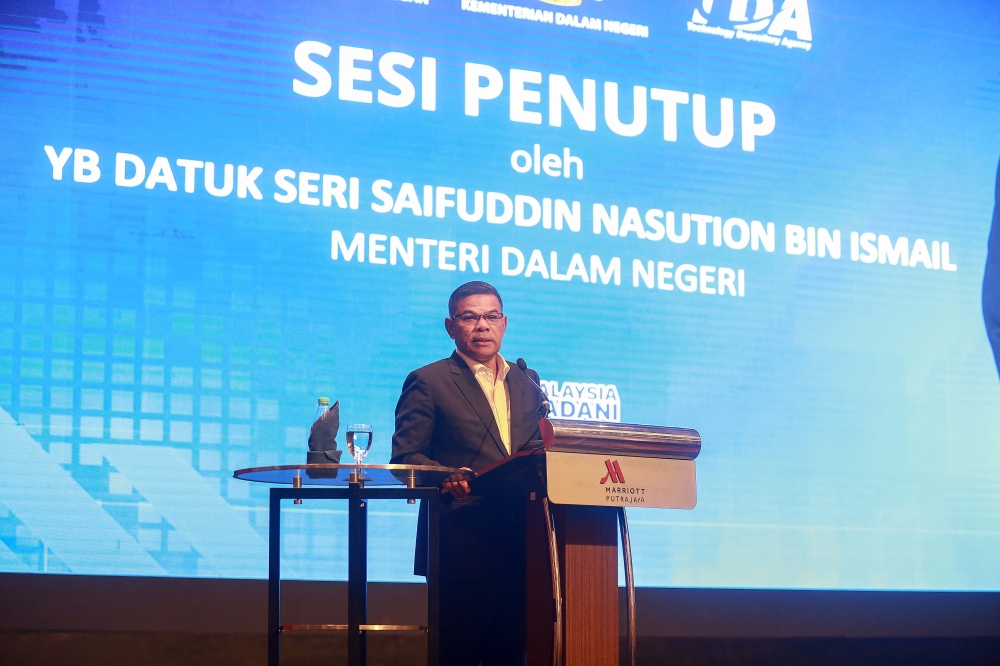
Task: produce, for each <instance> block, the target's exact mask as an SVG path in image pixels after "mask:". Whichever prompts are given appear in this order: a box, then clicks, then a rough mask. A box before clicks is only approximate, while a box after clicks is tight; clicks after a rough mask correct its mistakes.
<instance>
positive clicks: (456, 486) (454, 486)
mask: <svg viewBox="0 0 1000 666" xmlns="http://www.w3.org/2000/svg"><path fill="white" fill-rule="evenodd" d="M470 492H471V491H470V490H469V482H468V481H466V480H465V477H463V476H462V475H461V474H453V475H451V476H449V477H448V478H447V479H445V480H444V483H442V484H441V493H442V494H443V493H451V494H452V495H453V496H454V497H455V499H458V500H464V499H468V497H469V493H470Z"/></svg>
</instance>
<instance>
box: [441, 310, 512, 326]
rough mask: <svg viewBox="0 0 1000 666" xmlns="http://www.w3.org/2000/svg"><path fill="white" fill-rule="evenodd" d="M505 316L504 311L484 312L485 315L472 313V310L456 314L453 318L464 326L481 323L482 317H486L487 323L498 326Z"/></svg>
mask: <svg viewBox="0 0 1000 666" xmlns="http://www.w3.org/2000/svg"><path fill="white" fill-rule="evenodd" d="M503 317H504V315H503V313H502V312H490V313H488V314H483V315H477V314H472V313H470V312H466V313H464V314H460V315H455V316H454V317H452V319H454V320H455V321H457V322H458V323H459V324H461V325H462V326H465V327H472V326H476V325H477V324H479V320H480V319H485V320H486V323H487V324H489V325H490V326H496V325H497V324H499V323H500V322H501V321H503Z"/></svg>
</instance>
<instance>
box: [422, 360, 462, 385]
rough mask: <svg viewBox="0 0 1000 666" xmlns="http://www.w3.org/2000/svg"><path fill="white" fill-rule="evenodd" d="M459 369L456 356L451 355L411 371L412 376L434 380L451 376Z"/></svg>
mask: <svg viewBox="0 0 1000 666" xmlns="http://www.w3.org/2000/svg"><path fill="white" fill-rule="evenodd" d="M458 370H459V366H458V363H457V362H456V361H455V359H454V357H451V356H449V357H448V358H443V359H441V360H440V361H434V362H433V363H428V364H427V365H425V366H423V367H421V368H417V369H416V370H414V371H413V372H411V373H410V378H413V379H422V380H424V381H433V380H435V379H442V378H445V377H449V376H451V375H452V374H454V373H455V372H456V371H458Z"/></svg>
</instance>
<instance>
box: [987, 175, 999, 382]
mask: <svg viewBox="0 0 1000 666" xmlns="http://www.w3.org/2000/svg"><path fill="white" fill-rule="evenodd" d="M983 318H984V319H985V320H986V334H987V335H988V336H989V338H990V344H991V345H992V346H993V359H994V360H995V361H996V364H997V372H1000V166H998V167H997V182H996V190H995V194H994V204H993V227H992V228H991V229H990V240H989V249H988V252H987V255H986V274H985V275H984V276H983Z"/></svg>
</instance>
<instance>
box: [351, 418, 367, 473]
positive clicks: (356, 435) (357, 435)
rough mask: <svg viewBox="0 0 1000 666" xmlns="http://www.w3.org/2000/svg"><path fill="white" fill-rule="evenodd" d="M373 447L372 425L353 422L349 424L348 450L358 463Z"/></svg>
mask: <svg viewBox="0 0 1000 666" xmlns="http://www.w3.org/2000/svg"><path fill="white" fill-rule="evenodd" d="M371 448H372V427H371V426H370V425H368V424H366V423H352V424H351V425H349V426H347V450H348V451H349V452H350V454H351V455H352V456H354V462H355V463H357V464H358V465H360V464H361V461H362V460H364V459H365V456H366V455H368V451H369V449H371Z"/></svg>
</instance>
